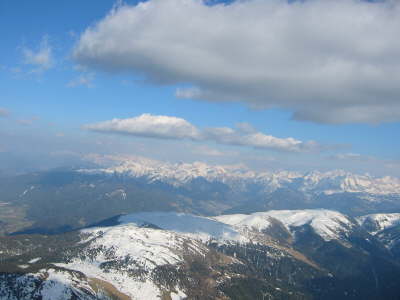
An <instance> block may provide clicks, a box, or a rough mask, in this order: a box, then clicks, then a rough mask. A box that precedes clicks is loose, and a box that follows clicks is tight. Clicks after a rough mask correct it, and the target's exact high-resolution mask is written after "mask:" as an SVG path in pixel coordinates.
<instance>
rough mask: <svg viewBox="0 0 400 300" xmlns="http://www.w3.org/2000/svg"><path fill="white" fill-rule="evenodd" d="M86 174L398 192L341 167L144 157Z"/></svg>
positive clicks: (176, 182) (398, 183) (391, 183)
mask: <svg viewBox="0 0 400 300" xmlns="http://www.w3.org/2000/svg"><path fill="white" fill-rule="evenodd" d="M80 172H85V173H104V174H120V175H125V176H130V177H134V178H145V179H147V180H148V181H149V182H157V181H160V182H164V183H168V184H171V185H173V186H175V187H180V186H183V185H185V184H187V183H188V182H190V181H192V180H194V179H196V178H203V179H205V180H207V181H209V182H222V183H225V184H227V185H229V186H231V187H232V188H235V189H246V186H247V184H258V185H260V186H262V187H263V189H264V190H265V191H266V192H272V191H274V190H276V189H278V188H280V187H289V186H291V187H293V186H296V188H297V189H298V190H299V191H301V192H305V193H317V194H318V193H324V194H327V195H329V194H335V193H342V192H349V193H366V194H375V195H390V194H397V195H400V179H399V178H393V177H389V176H386V177H382V178H376V177H373V176H371V175H368V174H364V175H358V174H353V173H349V172H345V171H342V170H336V171H330V172H325V173H322V172H319V171H314V172H310V173H299V172H290V171H278V172H268V171H265V172H255V171H252V170H249V169H248V168H246V167H243V166H211V165H208V164H205V163H202V162H194V163H167V162H160V161H156V160H150V159H146V158H140V157H138V158H135V159H132V158H131V159H128V160H123V161H122V162H121V161H120V162H119V163H118V165H117V166H111V167H106V168H99V169H84V170H80Z"/></svg>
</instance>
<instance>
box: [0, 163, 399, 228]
mask: <svg viewBox="0 0 400 300" xmlns="http://www.w3.org/2000/svg"><path fill="white" fill-rule="evenodd" d="M0 190H1V191H2V195H1V196H0V206H1V208H2V209H1V211H0V222H1V224H2V226H1V230H0V234H9V233H12V232H26V233H29V232H36V233H56V232H63V231H65V230H70V229H78V228H80V227H84V226H87V225H88V224H93V223H95V222H98V221H100V220H103V219H106V218H109V217H112V216H115V215H118V214H127V213H133V212H141V211H178V212H185V213H193V214H200V215H206V216H210V215H216V214H234V213H252V212H256V211H267V210H273V209H315V208H324V209H331V210H336V211H339V212H341V213H344V214H346V215H350V216H353V217H357V216H361V215H367V214H373V213H396V212H398V211H400V180H399V179H398V178H393V177H382V178H376V177H373V176H371V175H368V174H364V175H357V174H352V173H349V172H344V171H340V170H339V171H331V172H326V173H321V172H317V171H315V172H309V173H305V174H302V173H298V172H289V171H279V172H255V171H251V170H249V169H247V168H244V167H241V166H210V165H207V164H204V163H199V162H197V163H193V164H186V163H178V164H171V163H164V162H160V161H154V160H149V159H145V158H136V159H133V160H132V159H131V160H126V161H123V162H122V163H120V164H118V165H115V166H108V167H101V166H99V167H96V168H91V169H88V168H85V169H82V168H76V169H55V170H49V171H41V172H33V173H28V174H23V175H19V176H14V177H9V178H3V179H2V180H1V181H0ZM94 208H95V209H94Z"/></svg>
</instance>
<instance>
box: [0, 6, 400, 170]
mask: <svg viewBox="0 0 400 300" xmlns="http://www.w3.org/2000/svg"><path fill="white" fill-rule="evenodd" d="M0 33H1V36H2V39H1V47H0V57H1V59H0V87H1V89H0V91H1V93H0V170H1V171H2V172H3V173H10V172H11V173H12V172H23V171H31V170H36V169H47V168H54V167H68V166H80V165H85V164H90V163H93V157H100V156H110V155H113V156H115V157H121V159H122V157H123V158H124V159H125V157H127V156H128V157H129V156H144V157H149V158H153V159H159V160H165V161H170V162H179V161H184V162H194V161H204V162H206V163H210V164H221V165H228V164H229V165H230V164H240V165H243V166H247V167H248V168H251V169H257V170H265V171H267V170H296V171H302V172H308V171H312V170H321V171H328V170H334V169H344V170H347V171H350V172H356V173H370V174H373V175H376V176H387V175H389V176H400V150H399V149H400V134H399V132H400V99H399V98H400V85H399V84H398V83H399V82H400V81H399V79H400V40H399V39H397V38H396V37H397V36H400V4H398V2H396V1H390V0H387V1H378V2H371V1H361V0H359V1H356V0H337V1H331V0H305V1H289V2H287V1H283V0H246V1H240V0H236V1H229V2H224V1H201V0H148V1H144V2H139V1H133V0H131V1H124V2H123V1H111V0H110V1H109V0H101V1H95V2H94V1H77V0H70V1H62V2H59V1H57V2H55V1H50V0H40V1H27V0H25V1H21V0H14V1H1V2H0Z"/></svg>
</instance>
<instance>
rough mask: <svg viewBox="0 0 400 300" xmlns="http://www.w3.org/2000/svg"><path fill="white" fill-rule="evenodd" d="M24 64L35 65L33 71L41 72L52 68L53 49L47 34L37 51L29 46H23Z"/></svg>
mask: <svg viewBox="0 0 400 300" xmlns="http://www.w3.org/2000/svg"><path fill="white" fill-rule="evenodd" d="M22 54H23V57H24V61H23V62H24V64H27V65H31V66H33V67H34V69H33V70H31V72H34V73H40V72H43V71H46V70H48V69H50V68H51V67H52V66H53V65H54V59H53V49H52V47H51V46H50V44H49V40H48V37H47V36H44V37H43V39H42V41H41V43H40V46H39V48H38V49H37V50H36V51H35V50H32V49H29V48H27V47H23V48H22Z"/></svg>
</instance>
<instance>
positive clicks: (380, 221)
mask: <svg viewBox="0 0 400 300" xmlns="http://www.w3.org/2000/svg"><path fill="white" fill-rule="evenodd" d="M357 222H358V223H359V224H360V225H361V226H363V227H365V228H366V229H367V230H369V231H370V232H371V233H372V234H376V233H377V232H379V231H382V230H385V229H387V228H391V227H393V226H396V225H400V213H392V214H371V215H366V216H362V217H358V218H357Z"/></svg>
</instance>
